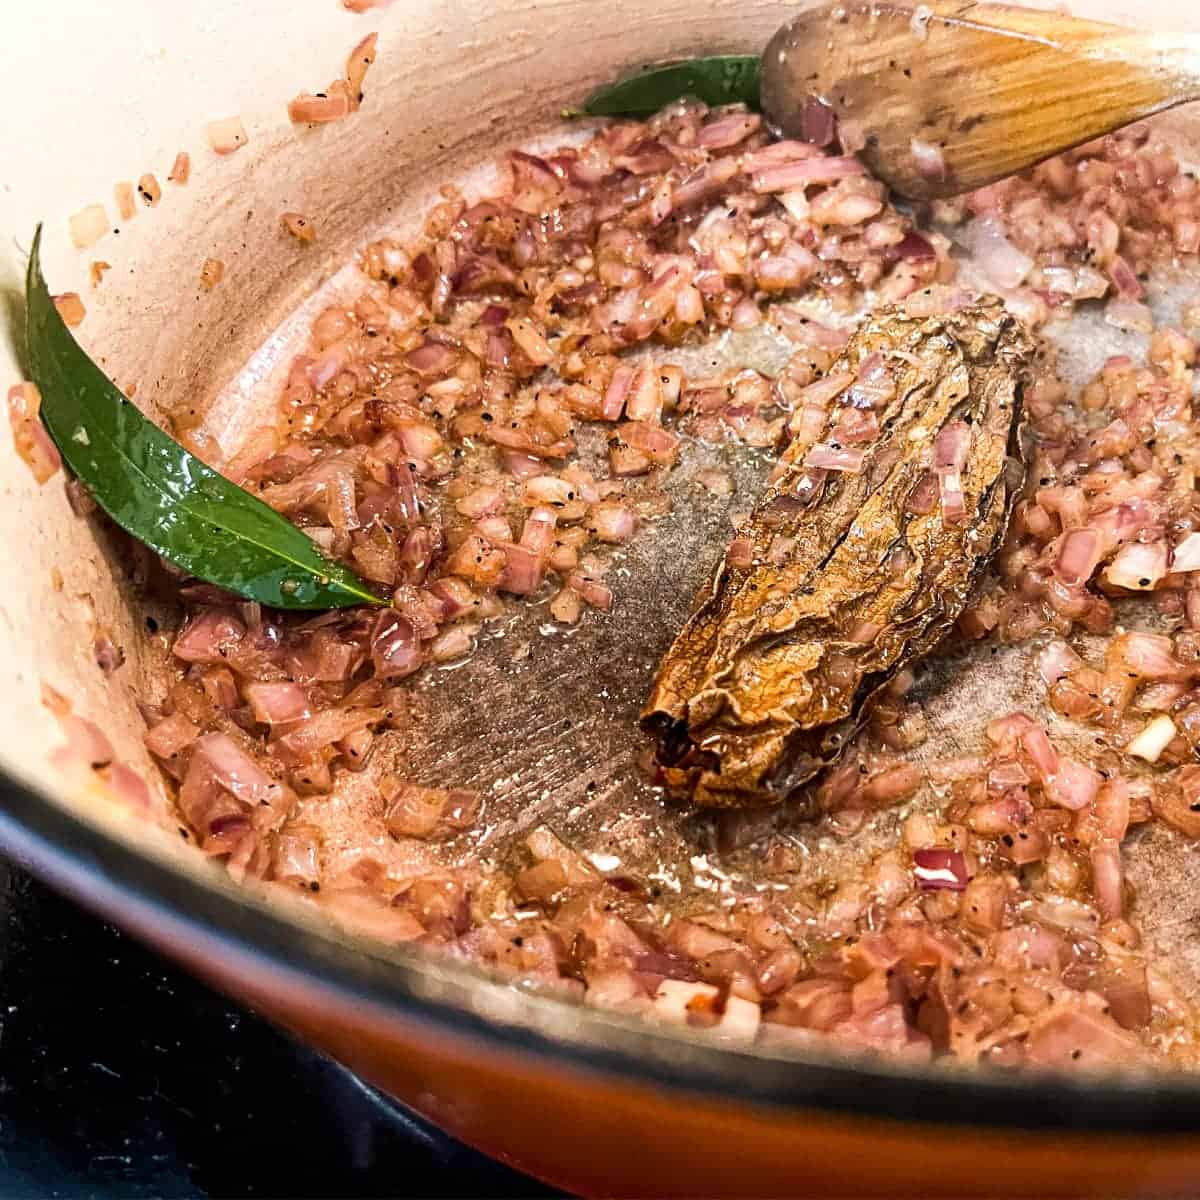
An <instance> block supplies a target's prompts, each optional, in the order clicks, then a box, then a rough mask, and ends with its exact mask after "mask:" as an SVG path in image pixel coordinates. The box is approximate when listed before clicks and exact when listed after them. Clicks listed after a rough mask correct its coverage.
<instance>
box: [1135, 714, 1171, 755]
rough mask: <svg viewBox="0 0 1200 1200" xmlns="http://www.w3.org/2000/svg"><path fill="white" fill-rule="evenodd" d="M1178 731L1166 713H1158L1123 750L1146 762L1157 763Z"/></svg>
mask: <svg viewBox="0 0 1200 1200" xmlns="http://www.w3.org/2000/svg"><path fill="white" fill-rule="evenodd" d="M1178 732H1179V731H1178V730H1177V729H1176V727H1175V722H1174V721H1172V720H1171V718H1170V717H1169V716H1167V714H1166V713H1159V715H1158V716H1157V717H1155V718H1154V719H1153V720H1152V721H1150V722H1148V723H1147V725H1146V726H1145V728H1143V729H1142V731H1141V732H1140V733H1139V734H1137V736H1136V737H1134V738H1133V740H1132V741H1131V742H1130V743H1129V745H1128V746H1126V747H1125V749H1126V750H1127V751H1128V752H1129V753H1130V754H1132V755H1134V757H1136V758H1144V759H1145V760H1146V762H1158V759H1159V756H1160V755H1161V754H1162V752H1163V751H1164V750H1165V749H1166V748H1167V747H1168V746H1169V745H1170V744H1171V742H1172V741H1173V740H1174V738H1175V735H1176V734H1177V733H1178Z"/></svg>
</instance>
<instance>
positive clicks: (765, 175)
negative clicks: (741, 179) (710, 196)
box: [750, 156, 1032, 266]
mask: <svg viewBox="0 0 1200 1200" xmlns="http://www.w3.org/2000/svg"><path fill="white" fill-rule="evenodd" d="M866 172H867V169H866V167H864V166H863V165H862V163H860V162H859V161H858V159H857V158H849V157H846V158H836V157H825V156H820V157H816V158H806V159H802V160H801V161H799V162H790V163H785V164H784V165H782V166H777V167H764V168H763V169H762V170H759V171H755V172H754V173H753V174H752V175H751V177H750V186H751V187H752V188H753V189H754V190H755V191H756V192H787V191H791V190H792V189H793V188H805V187H808V186H809V185H811V184H818V183H825V184H827V183H836V182H837V181H838V180H839V179H849V178H852V177H853V176H856V175H865V174H866ZM1030 265H1031V266H1032V263H1031V264H1030Z"/></svg>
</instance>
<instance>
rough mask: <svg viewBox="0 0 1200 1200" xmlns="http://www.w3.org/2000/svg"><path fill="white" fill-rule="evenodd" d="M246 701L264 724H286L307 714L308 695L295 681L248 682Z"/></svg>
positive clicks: (256, 717)
mask: <svg viewBox="0 0 1200 1200" xmlns="http://www.w3.org/2000/svg"><path fill="white" fill-rule="evenodd" d="M245 692H246V701H247V703H248V704H249V705H250V710H251V712H253V713H254V719H255V720H256V721H261V722H262V723H263V724H264V725H286V724H287V723H288V722H290V721H299V720H301V719H302V718H304V717H307V716H309V715H310V714H309V708H308V696H307V694H306V693H305V691H304V689H303V688H302V687H301V686H300V685H299V684H297V683H288V682H279V683H266V682H263V683H260V682H255V683H248V684H247V685H246V688H245Z"/></svg>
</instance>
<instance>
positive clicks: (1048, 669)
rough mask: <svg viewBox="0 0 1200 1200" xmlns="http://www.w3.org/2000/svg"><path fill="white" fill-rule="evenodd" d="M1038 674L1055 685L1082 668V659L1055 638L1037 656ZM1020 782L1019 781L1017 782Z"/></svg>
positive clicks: (1064, 643) (1059, 639) (1060, 640)
mask: <svg viewBox="0 0 1200 1200" xmlns="http://www.w3.org/2000/svg"><path fill="white" fill-rule="evenodd" d="M1037 664H1038V674H1040V675H1041V677H1042V679H1043V680H1044V681H1045V682H1046V683H1048V684H1051V683H1057V682H1058V681H1059V680H1060V679H1064V678H1065V677H1066V676H1068V675H1070V674H1071V672H1072V671H1074V670H1077V669H1078V668H1079V667H1081V666H1083V659H1081V658H1080V657H1079V655H1078V654H1076V653H1075V651H1074V650H1072V649H1071V647H1070V646H1068V645H1067V643H1066V642H1064V641H1063V640H1062V639H1061V638H1055V639H1054V641H1052V642H1049V643H1048V644H1047V645H1046V646H1044V647H1043V648H1042V652H1041V653H1040V654H1039V655H1038V660H1037ZM1019 782H1021V781H1019Z"/></svg>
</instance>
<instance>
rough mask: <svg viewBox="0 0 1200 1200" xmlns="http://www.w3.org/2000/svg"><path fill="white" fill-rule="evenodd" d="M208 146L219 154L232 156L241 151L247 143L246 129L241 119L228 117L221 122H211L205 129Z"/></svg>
mask: <svg viewBox="0 0 1200 1200" xmlns="http://www.w3.org/2000/svg"><path fill="white" fill-rule="evenodd" d="M205 133H206V134H207V135H208V144H209V145H210V146H211V147H212V148H213V149H214V150H215V151H216V152H217V153H218V154H232V153H233V152H234V151H235V150H240V149H241V148H242V147H243V146H244V145H246V143H247V142H249V140H250V139H249V137H247V136H246V127H245V126H244V125H243V124H242V118H241V117H226V118H225V119H224V120H221V121H210V122H209V123H208V125H207V126H206V127H205Z"/></svg>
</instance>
